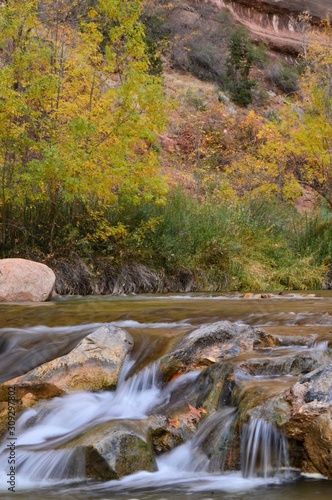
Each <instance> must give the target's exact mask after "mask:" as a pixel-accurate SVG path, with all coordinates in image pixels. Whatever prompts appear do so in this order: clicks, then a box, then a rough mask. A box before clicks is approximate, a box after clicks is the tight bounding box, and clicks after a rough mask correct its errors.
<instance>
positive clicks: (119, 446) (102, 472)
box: [66, 421, 157, 481]
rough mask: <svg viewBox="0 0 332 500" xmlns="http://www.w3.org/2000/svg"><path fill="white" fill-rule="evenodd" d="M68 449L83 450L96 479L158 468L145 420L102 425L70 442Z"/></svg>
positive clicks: (105, 479) (151, 470)
mask: <svg viewBox="0 0 332 500" xmlns="http://www.w3.org/2000/svg"><path fill="white" fill-rule="evenodd" d="M66 448H76V449H78V450H81V452H83V455H84V456H85V464H86V475H87V478H89V479H94V480H96V481H109V480H111V479H120V478H121V477H123V476H127V475H129V474H134V473H135V472H138V471H141V470H145V471H149V472H154V471H156V470H157V465H156V462H155V458H154V454H153V450H152V446H151V442H150V439H149V436H148V434H147V433H146V424H145V422H144V421H142V422H140V421H122V422H119V421H113V422H107V423H104V424H100V425H98V426H97V427H94V428H92V429H90V430H89V431H87V432H85V433H84V434H83V435H80V436H79V437H77V438H75V439H73V440H72V441H70V443H68V444H67V445H66Z"/></svg>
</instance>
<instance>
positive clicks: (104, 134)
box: [0, 0, 166, 251]
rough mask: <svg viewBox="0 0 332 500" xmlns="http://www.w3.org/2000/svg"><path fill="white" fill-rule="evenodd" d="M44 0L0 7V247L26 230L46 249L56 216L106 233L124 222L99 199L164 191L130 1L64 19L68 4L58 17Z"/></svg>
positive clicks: (150, 198)
mask: <svg viewBox="0 0 332 500" xmlns="http://www.w3.org/2000/svg"><path fill="white" fill-rule="evenodd" d="M57 5H58V6H59V5H60V3H59V4H57ZM47 7H48V5H47V2H45V3H44V4H43V9H41V11H40V9H38V2H36V1H34V0H31V1H28V2H22V1H21V0H8V2H6V3H5V4H4V5H3V6H2V7H1V12H0V62H1V66H0V87H1V100H0V174H1V177H0V179H1V181H0V182H1V184H0V185H1V191H0V207H1V227H2V247H3V251H5V250H6V248H9V247H13V244H14V243H15V241H16V242H17V241H18V240H20V241H22V240H24V241H25V242H26V243H27V244H28V243H29V244H33V241H34V238H36V237H39V238H41V239H42V240H43V239H44V242H45V245H46V244H48V246H49V250H50V251H52V245H53V241H54V238H56V236H57V234H59V233H60V230H59V229H60V227H61V226H62V227H64V226H67V227H68V228H70V230H69V232H70V231H74V233H75V234H77V231H79V227H80V225H81V224H82V222H83V221H82V218H83V217H84V220H85V221H86V220H90V221H91V225H92V227H93V231H92V232H91V234H90V238H91V239H92V240H94V239H101V240H107V239H108V238H110V237H113V236H114V235H115V234H117V233H119V232H120V233H121V232H123V231H125V228H123V227H114V226H113V225H112V224H111V223H109V222H107V220H106V219H105V217H104V215H105V212H106V211H107V210H109V207H113V208H114V209H115V207H117V209H118V210H121V206H122V205H123V203H126V202H128V201H129V202H130V203H132V204H134V205H135V204H139V203H140V202H142V201H144V202H153V203H155V202H157V203H158V202H162V199H163V196H164V194H165V191H166V188H165V183H164V180H163V178H162V177H161V175H160V174H159V172H158V161H157V156H156V153H155V150H154V147H153V146H154V142H155V139H156V136H157V134H158V132H159V131H160V130H161V129H162V128H163V126H164V124H165V115H164V113H163V108H164V96H163V91H162V85H161V81H160V79H158V78H156V77H155V76H153V75H151V74H149V59H148V56H147V54H146V46H145V42H144V37H145V35H144V30H143V25H142V23H141V22H140V15H141V4H140V1H138V0H131V1H127V2H119V1H116V0H100V1H99V2H97V4H96V5H95V6H94V8H90V9H88V10H86V11H85V12H83V11H84V9H83V10H82V12H83V14H84V15H83V14H82V13H81V14H80V15H79V16H78V17H76V18H75V22H73V17H72V10H71V11H70V12H71V16H70V19H71V22H65V21H63V20H62V19H65V18H66V15H65V14H66V8H67V7H66V4H61V9H60V7H59V10H54V4H52V5H51V7H52V8H50V9H48V8H47ZM66 207H67V208H66ZM61 218H62V219H61ZM38 232H39V234H37V233H38ZM68 234H69V233H68Z"/></svg>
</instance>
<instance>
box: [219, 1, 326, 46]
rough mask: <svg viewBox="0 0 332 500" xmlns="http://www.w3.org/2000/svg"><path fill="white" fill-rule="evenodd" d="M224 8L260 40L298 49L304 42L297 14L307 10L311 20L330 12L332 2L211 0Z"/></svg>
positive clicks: (318, 18) (323, 16)
mask: <svg viewBox="0 0 332 500" xmlns="http://www.w3.org/2000/svg"><path fill="white" fill-rule="evenodd" d="M210 3H213V4H214V5H216V6H217V7H219V8H227V9H228V10H230V11H231V13H232V14H233V16H234V17H235V19H236V20H237V21H239V22H241V24H244V25H245V26H246V27H247V28H248V29H249V30H250V31H251V32H252V34H253V35H254V36H255V37H256V38H257V39H259V40H262V41H264V42H267V43H268V44H270V45H271V46H272V47H273V48H277V49H283V50H286V51H298V50H299V48H300V47H301V45H302V44H303V33H301V31H303V23H302V25H301V23H298V22H296V21H295V20H296V19H297V17H298V16H299V15H300V14H301V13H303V12H305V11H307V12H308V13H309V15H310V16H311V18H312V22H313V23H315V24H318V23H319V21H321V20H323V19H326V17H328V16H331V15H332V5H331V4H330V2H325V1H323V0H290V1H287V0H210Z"/></svg>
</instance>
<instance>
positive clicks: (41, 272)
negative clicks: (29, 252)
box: [0, 259, 55, 302]
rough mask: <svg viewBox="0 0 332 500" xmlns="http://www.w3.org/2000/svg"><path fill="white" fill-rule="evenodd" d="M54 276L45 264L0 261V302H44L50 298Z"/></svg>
mask: <svg viewBox="0 0 332 500" xmlns="http://www.w3.org/2000/svg"><path fill="white" fill-rule="evenodd" d="M54 284H55V274H54V272H53V271H52V269H50V268H49V267H48V266H46V265H45V264H40V263H39V262H34V261H31V260H25V259H1V260H0V302H27V301H28V302H44V301H46V300H48V299H49V298H50V297H51V296H52V292H53V289H54Z"/></svg>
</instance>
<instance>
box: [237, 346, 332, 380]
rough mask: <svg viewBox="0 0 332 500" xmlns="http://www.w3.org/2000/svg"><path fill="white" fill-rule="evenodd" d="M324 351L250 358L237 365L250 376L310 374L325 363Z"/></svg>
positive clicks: (326, 356) (325, 355)
mask: <svg viewBox="0 0 332 500" xmlns="http://www.w3.org/2000/svg"><path fill="white" fill-rule="evenodd" d="M327 358H328V355H327V354H326V353H325V352H324V351H317V352H309V351H307V352H303V351H302V352H300V353H296V354H287V355H284V356H274V357H266V358H251V359H248V360H247V361H243V362H241V363H240V364H239V366H240V367H241V368H243V369H244V370H245V371H247V372H248V373H250V375H254V376H256V375H301V374H305V373H309V372H312V371H313V370H315V369H316V368H318V367H320V366H321V365H322V364H324V363H326V361H327Z"/></svg>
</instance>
